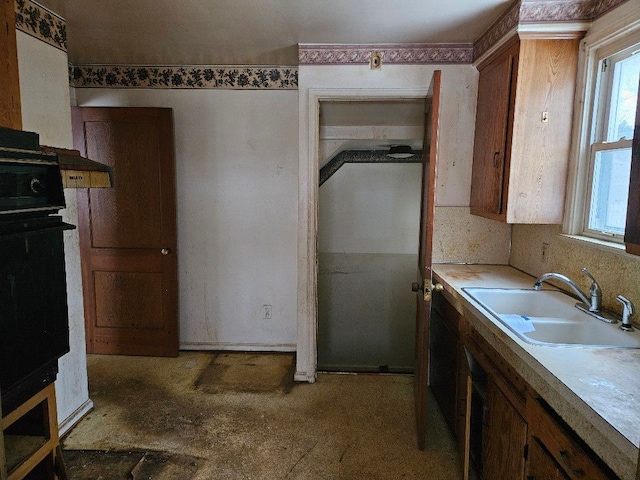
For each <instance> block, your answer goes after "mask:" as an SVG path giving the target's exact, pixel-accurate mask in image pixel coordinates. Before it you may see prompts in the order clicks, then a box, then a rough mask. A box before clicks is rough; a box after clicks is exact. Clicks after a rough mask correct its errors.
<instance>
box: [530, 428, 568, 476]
mask: <svg viewBox="0 0 640 480" xmlns="http://www.w3.org/2000/svg"><path fill="white" fill-rule="evenodd" d="M526 480H569V477H567V476H566V475H565V474H564V472H563V470H562V469H561V468H560V466H559V465H558V464H557V463H556V461H555V460H554V459H553V457H552V456H551V454H550V453H549V452H547V449H546V448H544V446H543V445H542V444H541V443H540V441H539V440H538V439H537V438H535V437H531V438H530V440H529V456H528V458H527V475H526Z"/></svg>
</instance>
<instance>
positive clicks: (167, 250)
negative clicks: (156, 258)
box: [160, 248, 171, 255]
mask: <svg viewBox="0 0 640 480" xmlns="http://www.w3.org/2000/svg"><path fill="white" fill-rule="evenodd" d="M160 253H161V254H162V255H169V254H170V253H171V249H170V248H163V249H162V250H160Z"/></svg>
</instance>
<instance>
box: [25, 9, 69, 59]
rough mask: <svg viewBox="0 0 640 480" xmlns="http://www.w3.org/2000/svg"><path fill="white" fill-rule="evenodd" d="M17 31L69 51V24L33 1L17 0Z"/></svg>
mask: <svg viewBox="0 0 640 480" xmlns="http://www.w3.org/2000/svg"><path fill="white" fill-rule="evenodd" d="M15 13H16V29H17V30H20V31H21V32H24V33H26V34H27V35H31V36H32V37H34V38H37V39H38V40H42V41H43V42H45V43H48V44H49V45H52V46H54V47H56V48H57V49H59V50H62V51H63V52H66V51H67V22H66V20H64V19H63V18H62V17H60V16H58V15H56V14H55V13H53V12H51V11H50V10H47V9H46V8H44V7H42V6H40V5H38V4H37V3H35V2H32V1H31V0H15Z"/></svg>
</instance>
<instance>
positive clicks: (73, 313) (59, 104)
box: [17, 32, 91, 433]
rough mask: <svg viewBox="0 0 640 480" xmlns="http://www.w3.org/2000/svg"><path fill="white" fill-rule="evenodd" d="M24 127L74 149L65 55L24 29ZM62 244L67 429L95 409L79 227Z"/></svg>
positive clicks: (20, 36) (71, 203) (60, 387)
mask: <svg viewBox="0 0 640 480" xmlns="http://www.w3.org/2000/svg"><path fill="white" fill-rule="evenodd" d="M17 41H18V65H19V70H20V98H21V102H22V123H23V129H24V130H29V131H34V132H37V133H38V134H40V143H41V144H43V145H51V146H56V147H62V148H73V139H72V136H71V106H70V100H69V87H68V84H69V81H68V78H69V77H68V70H67V54H66V53H65V52H63V51H61V50H58V49H57V48H54V47H52V46H51V45H48V44H46V43H44V42H42V41H40V40H37V39H35V38H33V37H31V36H29V35H27V34H25V33H23V32H17ZM65 198H66V202H67V208H66V209H65V210H63V211H61V212H60V213H61V214H62V217H63V219H64V221H66V222H68V223H71V224H73V225H77V224H78V215H77V205H76V195H75V190H71V189H66V190H65ZM64 235H65V238H64V246H65V259H66V271H67V301H68V304H69V341H70V345H71V351H70V352H69V353H67V354H66V355H65V356H63V357H62V358H61V359H60V361H59V368H60V373H59V375H58V380H57V381H56V396H57V404H58V421H59V423H60V430H61V433H64V432H65V431H66V430H67V429H68V428H69V427H71V426H72V425H73V423H74V422H75V421H77V420H78V419H79V418H80V417H81V416H82V415H83V414H84V413H86V412H87V411H88V410H89V409H90V408H91V401H90V400H89V391H88V385H87V363H86V348H85V334H84V310H83V308H84V307H83V301H82V276H81V273H80V252H79V243H78V231H77V230H72V231H67V232H65V234H64Z"/></svg>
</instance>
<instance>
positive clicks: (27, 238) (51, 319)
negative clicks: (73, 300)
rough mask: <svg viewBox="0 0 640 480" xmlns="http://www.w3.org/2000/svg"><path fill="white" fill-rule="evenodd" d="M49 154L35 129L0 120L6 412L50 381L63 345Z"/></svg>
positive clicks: (55, 185) (0, 359)
mask: <svg viewBox="0 0 640 480" xmlns="http://www.w3.org/2000/svg"><path fill="white" fill-rule="evenodd" d="M62 208H65V201H64V190H63V187H62V178H61V175H60V168H59V166H58V160H57V157H56V155H55V154H46V153H43V152H42V151H41V150H40V143H39V136H38V135H37V134H36V133H32V132H22V131H18V130H12V129H7V128H0V393H1V395H2V411H3V412H5V413H7V412H10V411H12V410H14V409H15V408H16V407H17V406H19V405H21V404H22V403H24V402H25V401H26V400H27V399H29V398H30V397H31V396H33V395H34V394H35V393H37V392H39V391H40V390H42V389H43V388H44V387H45V386H47V385H48V384H50V383H51V382H53V381H54V380H55V378H56V375H57V373H58V358H60V357H61V356H62V355H64V354H65V353H67V352H68V351H69V321H68V308H67V283H66V275H65V265H64V244H63V231H64V230H68V229H72V228H75V227H74V226H73V225H69V224H67V223H64V222H63V221H62V218H61V217H60V216H58V215H54V214H55V213H57V212H58V210H60V209H62Z"/></svg>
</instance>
